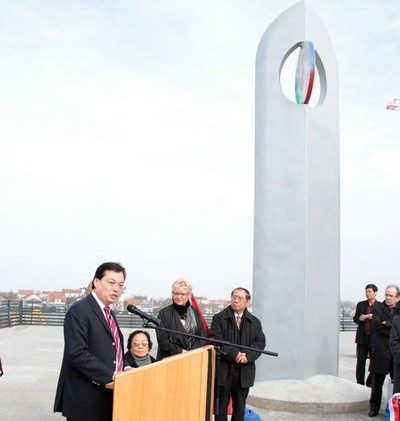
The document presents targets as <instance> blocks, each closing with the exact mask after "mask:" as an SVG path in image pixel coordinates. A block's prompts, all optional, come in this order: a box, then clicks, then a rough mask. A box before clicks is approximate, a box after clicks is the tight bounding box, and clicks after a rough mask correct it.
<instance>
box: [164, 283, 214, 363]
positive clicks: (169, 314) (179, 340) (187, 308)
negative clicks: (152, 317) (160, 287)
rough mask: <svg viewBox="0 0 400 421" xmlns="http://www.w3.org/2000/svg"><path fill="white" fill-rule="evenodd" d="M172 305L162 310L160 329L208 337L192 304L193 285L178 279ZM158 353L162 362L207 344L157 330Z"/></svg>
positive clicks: (173, 287)
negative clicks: (164, 359) (166, 358)
mask: <svg viewBox="0 0 400 421" xmlns="http://www.w3.org/2000/svg"><path fill="white" fill-rule="evenodd" d="M171 289H172V304H171V305H169V306H167V307H164V308H162V309H161V310H160V312H159V314H158V318H159V319H160V321H161V324H160V327H164V328H167V329H171V330H175V331H178V332H183V333H188V334H192V335H196V336H201V337H204V338H205V337H206V333H205V331H204V326H203V323H202V320H201V318H200V315H199V312H198V311H197V309H196V308H195V307H193V306H192V305H191V303H190V297H191V294H192V285H191V284H190V282H188V281H186V280H185V279H178V280H177V281H175V282H174V283H173V284H172V288H171ZM156 334H157V342H158V352H157V360H162V359H163V358H165V357H169V356H171V355H176V354H181V353H182V352H186V351H190V350H192V349H196V348H200V347H202V346H204V345H205V344H206V341H205V340H202V339H196V338H191V337H189V336H185V335H180V334H179V333H170V332H167V331H164V330H159V329H157V330H156Z"/></svg>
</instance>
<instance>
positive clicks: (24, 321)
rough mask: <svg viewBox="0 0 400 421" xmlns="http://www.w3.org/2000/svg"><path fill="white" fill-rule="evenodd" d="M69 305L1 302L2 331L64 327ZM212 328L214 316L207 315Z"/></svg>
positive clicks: (122, 319)
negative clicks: (23, 326)
mask: <svg viewBox="0 0 400 421" xmlns="http://www.w3.org/2000/svg"><path fill="white" fill-rule="evenodd" d="M67 310H68V305H63V306H61V307H60V306H57V307H55V306H50V307H48V306H45V305H42V304H35V303H25V304H24V302H23V301H22V300H21V301H18V300H4V301H0V329H1V328H4V327H12V326H17V325H45V326H62V325H63V324H64V318H65V313H66V312H67ZM117 319H118V324H119V325H120V327H122V328H132V329H138V328H140V327H142V324H143V321H142V319H141V318H140V317H139V316H136V315H134V314H132V313H128V312H127V311H125V312H117ZM205 319H206V321H207V323H208V325H209V326H210V324H211V319H212V315H209V314H207V315H205ZM356 329H357V325H356V324H355V323H354V322H353V317H352V316H343V315H342V314H341V315H340V330H341V331H342V332H344V331H355V330H356Z"/></svg>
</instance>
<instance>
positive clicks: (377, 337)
mask: <svg viewBox="0 0 400 421" xmlns="http://www.w3.org/2000/svg"><path fill="white" fill-rule="evenodd" d="M399 295H400V289H399V287H398V286H397V285H388V286H387V287H386V290H385V301H384V302H383V303H379V304H376V305H375V306H374V309H373V315H372V326H373V330H374V337H373V343H372V353H371V362H370V366H369V370H370V372H371V373H372V388H371V397H370V401H369V403H370V411H369V413H368V415H369V416H370V417H376V416H377V415H378V413H379V409H380V407H381V401H382V386H383V383H384V381H385V378H386V375H387V374H388V373H389V374H390V378H392V379H393V358H392V354H391V352H390V348H389V336H390V329H391V327H392V319H393V317H395V316H397V315H399V314H400V309H399V304H398V300H399Z"/></svg>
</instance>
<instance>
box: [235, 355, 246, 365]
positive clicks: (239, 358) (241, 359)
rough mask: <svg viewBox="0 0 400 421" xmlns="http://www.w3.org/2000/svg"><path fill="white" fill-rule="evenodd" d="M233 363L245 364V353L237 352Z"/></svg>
mask: <svg viewBox="0 0 400 421" xmlns="http://www.w3.org/2000/svg"><path fill="white" fill-rule="evenodd" d="M235 363H237V364H247V363H248V361H247V357H246V353H245V352H238V354H237V355H236V358H235Z"/></svg>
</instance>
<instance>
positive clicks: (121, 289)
mask: <svg viewBox="0 0 400 421" xmlns="http://www.w3.org/2000/svg"><path fill="white" fill-rule="evenodd" d="M105 282H106V284H107V285H108V286H109V287H110V288H111V289H113V288H115V287H116V286H117V287H118V289H119V290H120V291H125V290H126V286H125V285H124V284H118V283H117V282H115V281H105Z"/></svg>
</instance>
